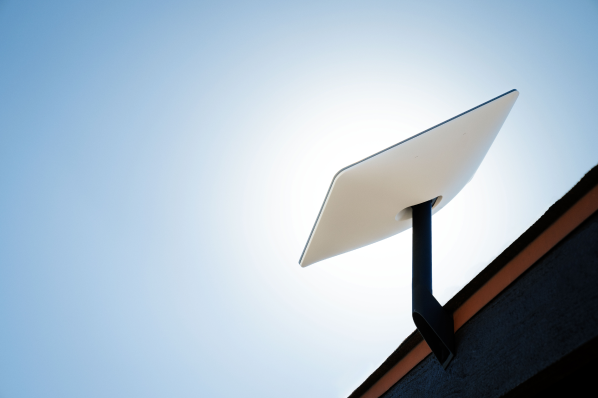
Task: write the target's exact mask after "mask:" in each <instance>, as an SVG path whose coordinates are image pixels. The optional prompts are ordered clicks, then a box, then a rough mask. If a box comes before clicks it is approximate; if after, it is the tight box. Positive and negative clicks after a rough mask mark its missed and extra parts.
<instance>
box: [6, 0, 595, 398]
mask: <svg viewBox="0 0 598 398" xmlns="http://www.w3.org/2000/svg"><path fill="white" fill-rule="evenodd" d="M597 71H598V2H596V1H589V0H585V1H583V0H580V1H574V2H573V1H561V2H556V1H510V2H509V1H500V2H492V3H491V2H483V4H481V2H478V1H470V2H466V1H457V2H435V3H433V2H422V1H417V2H416V1H413V2H405V1H386V2H383V1H362V2H357V1H337V2H333V1H313V2H309V1H300V2H280V1H270V2H267V1H262V2H259V1H251V2H207V1H169V2H158V1H123V0H119V1H111V0H106V1H100V2H89V1H88V2H82V1H19V2H17V1H11V0H4V1H0V319H1V327H0V397H2V398H21V397H60V398H70V397H73V398H75V397H76V398H79V397H87V398H93V397H111V398H112V397H114V398H116V397H146V398H150V397H239V396H259V397H282V396H284V397H345V396H347V395H349V394H350V393H351V392H352V391H353V390H354V389H355V388H356V387H357V386H358V385H359V384H361V382H362V381H363V380H364V379H365V378H366V377H367V376H368V375H369V374H370V373H371V372H372V371H373V370H374V369H376V368H377V367H378V366H379V365H380V364H381V363H382V362H383V361H384V360H385V359H386V358H387V357H388V355H390V354H391V353H392V351H393V350H394V349H395V348H396V347H397V346H398V345H399V344H400V343H401V341H402V340H403V339H404V338H405V337H407V336H408V335H409V334H410V333H411V332H412V331H413V330H414V329H415V326H414V325H413V323H412V321H411V314H410V306H411V303H410V283H411V282H410V277H411V270H410V267H411V262H410V261H411V247H410V243H411V234H410V232H405V233H403V234H400V235H397V236H395V237H393V238H390V239H387V240H385V241H383V242H379V243H377V244H374V245H371V246H369V247H367V248H364V249H360V250H358V251H355V252H352V253H348V254H345V255H342V256H338V257H336V258H333V259H330V260H327V261H324V262H321V263H318V264H315V265H313V266H311V267H308V268H305V269H302V268H300V267H299V265H298V260H299V256H300V254H301V251H302V250H303V247H304V245H305V242H306V240H307V238H308V235H309V232H310V230H311V227H312V225H313V222H314V220H315V218H316V216H317V213H318V211H319V208H320V205H321V203H322V201H323V199H324V196H325V194H326V191H327V189H328V186H329V184H330V181H331V180H332V177H333V176H334V174H335V173H336V172H337V171H338V170H339V169H341V168H342V167H345V166H347V165H349V164H351V163H353V162H355V161H358V160H360V159H362V158H364V157H366V156H369V155H371V154H373V153H375V152H377V151H379V150H381V149H383V148H386V147H388V146H390V145H392V144H395V143H397V142H399V141H401V140H403V139H405V138H407V137H409V136H411V135H414V134H416V133H418V132H420V131H422V130H424V129H426V128H428V127H431V126H433V125H435V124H437V123H439V122H442V121H444V120H445V119H448V118H450V117H452V116H455V115H456V114H458V113H461V112H463V111H466V110H468V109H469V108H472V107H474V106H476V105H478V104H480V103H482V102H485V101H487V100H489V99H491V98H493V97H495V96H498V95H500V94H502V93H504V92H506V91H508V90H511V89H513V88H516V89H518V90H519V91H520V96H519V99H518V101H517V102H516V103H515V106H514V108H513V110H512V112H511V114H510V116H509V118H508V119H507V121H506V123H505V124H504V126H503V129H502V131H501V132H500V133H499V135H498V137H497V139H496V141H495V142H494V145H493V146H492V148H491V149H490V151H489V153H488V155H487V157H486V159H485V161H484V163H483V164H482V166H481V167H480V169H479V170H478V172H477V174H476V176H475V177H474V178H473V180H472V181H471V182H470V183H469V185H467V186H466V187H465V188H464V189H463V191H462V192H461V193H460V194H459V195H458V196H457V198H456V199H455V200H454V201H453V202H451V203H450V204H449V205H448V206H446V207H445V208H444V209H443V210H442V211H441V212H439V213H438V214H437V215H435V216H434V220H433V222H434V253H433V255H434V292H435V295H436V296H437V298H438V299H439V301H441V302H442V303H444V302H446V301H448V299H450V298H451V297H452V296H453V295H454V294H455V293H456V292H458V291H459V289H460V288H461V287H463V286H464V285H465V284H466V283H467V282H468V281H470V280H471V279H472V278H473V276H475V275H476V274H477V273H478V272H479V271H480V270H481V269H483V268H484V267H485V266H486V265H487V264H488V263H489V262H490V261H491V260H492V259H494V258H495V257H496V256H497V255H498V254H499V253H500V252H501V251H502V250H503V249H504V248H506V247H507V246H508V245H509V244H510V243H511V242H513V241H514V240H515V239H516V238H517V237H518V236H519V235H520V234H521V233H522V232H523V231H525V230H526V229H527V228H528V227H529V226H530V225H531V224H533V222H534V221H535V220H537V219H538V218H539V217H540V216H541V215H542V214H543V212H544V211H545V210H546V209H547V208H548V207H549V206H550V205H551V204H552V203H554V202H555V201H556V200H557V199H559V198H560V197H561V196H562V195H563V194H564V193H566V192H567V191H568V190H569V189H570V188H571V187H572V186H573V185H574V184H575V183H576V182H577V181H578V180H579V179H580V178H581V177H582V176H583V175H584V173H585V172H587V171H588V170H589V169H590V168H592V167H593V166H594V165H596V164H597V163H598V129H597V127H596V126H597V124H598V123H597V120H596V119H597V118H598V106H597V101H596V93H597V92H598V73H597Z"/></svg>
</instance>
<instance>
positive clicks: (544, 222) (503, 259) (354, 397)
mask: <svg viewBox="0 0 598 398" xmlns="http://www.w3.org/2000/svg"><path fill="white" fill-rule="evenodd" d="M596 185H598V166H595V167H594V168H592V169H591V170H590V171H589V172H588V173H587V174H586V175H585V176H584V177H583V178H582V179H581V180H580V181H579V182H578V183H577V184H576V185H575V186H574V187H573V188H571V190H570V191H569V192H567V193H566V194H565V195H564V196H563V197H562V198H561V199H559V200H558V201H557V202H555V203H554V204H553V205H552V206H551V207H550V208H549V209H548V210H547V211H546V212H545V213H544V214H543V215H542V217H540V218H539V219H538V220H537V221H536V222H535V223H534V224H533V225H532V226H531V227H530V228H529V229H528V230H527V231H525V232H524V233H523V234H522V235H521V236H520V237H519V238H517V240H515V241H514V242H513V243H512V244H511V245H510V246H509V247H508V248H506V249H505V250H504V251H503V252H502V253H501V254H500V255H499V256H498V257H496V259H494V261H492V262H491V263H490V264H488V266H487V267H486V268H484V269H483V270H482V271H481V272H480V273H479V274H478V275H477V276H476V277H475V278H473V279H472V280H471V281H470V282H469V283H468V284H467V285H465V287H463V289H461V291H459V292H458V293H457V294H456V295H455V296H454V297H453V298H452V299H450V300H449V301H448V302H447V303H446V304H445V305H444V308H445V309H446V310H447V311H450V312H451V313H452V312H454V311H455V310H457V309H458V308H459V307H460V306H461V305H462V304H464V303H465V301H467V300H468V299H469V298H470V297H471V296H472V295H473V294H474V293H475V292H477V291H478V290H479V289H480V288H481V287H482V286H484V284H485V283H486V282H488V281H489V280H490V279H491V278H492V277H493V276H494V275H496V273H497V272H499V271H500V270H501V269H502V268H503V267H505V266H506V265H507V264H508V263H509V262H510V261H511V260H512V259H513V258H514V257H515V256H517V255H518V254H519V253H520V252H521V251H522V250H523V249H525V248H526V247H527V246H528V245H529V244H530V243H531V242H533V241H534V240H535V239H536V238H537V237H538V236H539V235H540V234H542V233H543V232H544V231H545V230H546V229H547V228H548V227H549V226H550V225H552V224H553V223H554V222H555V221H556V220H557V219H558V218H559V217H561V216H562V215H563V214H564V213H565V212H566V211H567V210H569V209H570V208H571V207H572V206H573V205H574V204H575V203H577V202H578V201H579V199H581V198H582V197H583V196H584V195H586V194H587V193H588V192H589V191H590V190H591V189H592V188H594V187H595V186H596ZM422 341H423V338H422V336H421V334H420V333H419V332H418V331H417V329H416V330H415V331H414V332H413V333H411V335H409V337H407V338H406V339H405V340H404V341H403V342H402V343H401V345H399V347H398V348H397V349H396V350H395V351H394V352H393V353H392V354H391V355H390V356H389V357H388V358H387V359H386V361H384V362H383V363H382V365H380V367H379V368H378V369H376V370H375V371H374V372H373V373H372V374H371V375H370V376H369V377H368V378H367V379H366V380H365V381H364V382H363V383H362V384H361V385H360V386H359V387H358V388H357V389H356V390H355V391H353V393H352V394H351V395H350V396H349V398H358V397H361V396H362V395H363V394H365V392H366V391H368V390H369V389H370V387H372V386H373V385H374V384H375V383H376V382H377V381H378V380H380V379H381V378H382V377H383V376H384V375H385V374H386V373H387V372H388V371H389V370H390V369H392V367H393V366H395V365H396V364H397V363H398V362H399V361H401V359H403V358H404V357H405V356H406V355H407V354H408V353H409V352H410V351H411V350H412V349H413V348H415V346H417V345H418V344H419V343H420V342H422Z"/></svg>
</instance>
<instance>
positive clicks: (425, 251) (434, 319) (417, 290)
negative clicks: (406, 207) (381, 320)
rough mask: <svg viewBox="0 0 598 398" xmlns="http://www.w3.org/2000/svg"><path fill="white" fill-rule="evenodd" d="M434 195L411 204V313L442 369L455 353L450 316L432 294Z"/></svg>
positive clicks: (451, 318)
mask: <svg viewBox="0 0 598 398" xmlns="http://www.w3.org/2000/svg"><path fill="white" fill-rule="evenodd" d="M435 201H436V199H432V200H429V201H427V202H424V203H420V204H418V205H415V206H412V207H411V209H412V211H413V213H412V214H413V279H412V284H411V288H412V296H411V298H412V307H411V308H412V315H413V322H414V323H415V326H416V327H417V329H418V330H419V332H420V333H421V335H422V336H423V338H424V340H426V343H428V345H429V346H430V348H431V349H432V352H433V353H434V355H435V356H436V358H437V359H438V361H439V362H440V364H441V365H442V367H443V368H444V369H446V367H447V366H448V365H449V363H450V361H451V360H452V359H453V357H454V356H455V334H454V330H453V316H452V314H449V313H448V312H447V311H445V309H444V308H442V306H441V305H440V303H438V301H437V300H436V299H435V298H434V296H433V295H432V206H433V205H434V202H435Z"/></svg>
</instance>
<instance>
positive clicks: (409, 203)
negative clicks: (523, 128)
mask: <svg viewBox="0 0 598 398" xmlns="http://www.w3.org/2000/svg"><path fill="white" fill-rule="evenodd" d="M518 96H519V92H518V91H517V90H511V91H508V92H506V93H504V94H502V95H500V96H498V97H496V98H494V99H491V100H490V101H488V102H485V103H483V104H481V105H478V106H476V107H475V108H472V109H470V110H468V111H466V112H463V113H461V114H460V115H457V116H455V117H453V118H451V119H449V120H447V121H445V122H443V123H440V124H438V125H436V126H434V127H432V128H429V129H428V130H425V131H423V132H421V133H419V134H416V135H414V136H413V137H411V138H408V139H406V140H405V141H401V142H399V143H398V144H395V145H393V146H391V147H389V148H386V149H384V150H382V151H380V152H378V153H376V154H374V155H372V156H370V157H367V158H365V159H363V160H361V161H359V162H357V163H353V164H352V165H349V166H347V167H345V168H343V169H341V170H340V171H339V172H338V173H336V175H335V176H334V178H333V179H332V183H331V184H330V188H329V189H328V193H327V194H326V198H325V199H324V203H323V204H322V207H321V209H320V213H319V214H318V217H317V219H316V222H315V224H314V227H313V228H312V231H311V233H310V235H309V239H308V240H307V244H306V245H305V248H304V249H303V253H302V254H301V258H300V259H299V264H300V265H301V266H302V267H306V266H308V265H311V264H314V263H316V262H318V261H322V260H325V259H327V258H330V257H334V256H337V255H339V254H342V253H346V252H348V251H351V250H355V249H358V248H360V247H363V246H367V245H369V244H372V243H375V242H378V241H380V240H383V239H386V238H389V237H391V236H393V235H396V234H398V233H400V232H403V231H405V230H407V229H409V228H411V227H412V226H413V319H414V322H415V324H416V326H417V328H418V330H419V331H420V332H421V333H422V335H423V337H424V339H425V340H426V342H427V343H428V345H429V346H430V348H431V349H432V351H433V352H434V354H435V355H436V357H437V358H438V360H439V361H440V363H441V364H442V365H443V367H445V368H446V366H448V364H449V362H450V360H451V359H452V358H453V356H454V354H455V350H454V333H453V320H452V315H451V314H447V313H446V312H445V311H444V309H443V308H442V306H440V304H439V303H438V302H437V301H436V299H435V298H434V297H433V296H432V255H431V253H432V238H431V236H432V235H431V228H432V226H431V216H432V214H434V213H436V212H437V211H439V210H440V209H442V208H443V207H444V206H446V205H447V204H448V203H449V202H450V201H451V200H452V199H453V198H454V197H455V196H456V195H457V194H458V193H459V191H461V189H463V187H464V186H465V185H466V184H467V183H468V182H469V181H470V180H471V179H472V177H473V175H474V174H475V172H476V170H477V169H478V167H479V166H480V164H481V163H482V160H483V159H484V156H486V153H487V152H488V149H490V146H491V145H492V142H494V139H495V138H496V135H497V134H498V132H499V130H500V128H501V127H502V125H503V123H504V121H505V119H506V118H507V116H508V115H509V112H510V111H511V108H512V107H513V104H514V103H515V100H516V99H517V97H518Z"/></svg>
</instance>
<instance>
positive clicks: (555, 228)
mask: <svg viewBox="0 0 598 398" xmlns="http://www.w3.org/2000/svg"><path fill="white" fill-rule="evenodd" d="M597 210H598V166H596V167H594V168H593V169H592V170H590V171H589V172H588V173H587V174H586V175H585V176H584V177H583V178H582V179H581V180H580V181H579V182H578V183H577V184H576V185H575V186H574V187H573V188H572V189H571V190H570V191H569V192H567V193H566V194H565V195H564V196H563V197H562V198H561V199H560V200H558V201H557V202H556V203H554V204H553V205H552V206H551V207H550V208H549V209H548V210H547V211H546V212H545V213H544V215H542V217H540V218H539V219H538V220H537V221H536V222H535V223H534V224H533V225H532V226H531V227H530V228H529V229H528V230H527V231H525V232H524V233H523V234H522V235H521V236H520V237H519V238H518V239H517V240H515V241H514V242H513V243H512V244H511V245H510V246H509V247H508V248H507V249H505V250H504V251H503V252H502V253H501V254H500V255H499V256H498V257H496V259H495V260H494V261H492V262H491V263H490V264H489V265H488V266H487V267H486V268H484V270H482V271H481V272H480V273H479V274H478V275H477V276H476V277H475V278H473V279H472V280H471V281H470V282H469V283H468V284H467V285H466V286H465V287H463V289H461V291H459V292H458V293H457V294H456V295H455V296H454V297H453V298H452V299H450V300H449V301H448V302H447V303H446V304H445V305H444V308H445V309H446V310H447V311H449V312H451V313H453V319H454V323H455V331H457V330H458V329H459V328H461V327H462V326H463V325H465V324H466V322H468V321H469V320H470V319H471V318H473V317H474V316H475V315H476V313H478V312H479V311H480V310H481V309H482V308H484V306H486V305H487V304H488V303H490V302H491V301H492V300H493V299H494V298H495V297H497V296H498V295H499V294H500V293H501V292H502V291H503V290H504V289H505V288H507V287H508V286H509V285H510V284H511V283H512V282H514V281H515V280H516V279H517V278H519V277H520V276H521V275H522V274H523V273H525V272H526V271H527V270H528V269H529V268H531V267H532V266H533V265H534V264H535V263H536V262H537V261H538V260H539V259H540V258H542V257H543V256H544V255H545V254H546V253H548V251H550V250H551V249H552V248H553V247H554V246H555V245H556V244H558V243H559V242H560V241H561V240H563V239H564V238H565V237H566V236H567V235H569V233H570V232H572V231H573V230H574V229H575V228H576V227H577V226H579V225H580V224H581V223H582V222H583V221H585V220H586V219H587V218H588V217H590V216H591V215H592V214H594V213H595V212H596V211H597ZM430 352H431V351H430V349H429V347H428V346H427V344H426V343H425V341H424V340H423V338H422V337H421V335H420V334H419V332H418V331H417V330H415V331H414V332H413V333H411V335H409V337H407V338H406V339H405V340H404V341H403V342H402V343H401V345H399V347H398V348H397V349H396V350H395V351H394V352H393V353H392V354H391V355H390V356H389V357H388V358H387V359H386V361H384V362H383V363H382V365H380V367H378V369H376V370H375V371H374V372H373V373H372V374H371V375H370V376H369V377H368V378H367V379H366V380H365V381H364V382H363V383H362V384H361V385H360V386H359V387H358V388H357V389H356V390H355V391H354V392H353V393H352V394H351V395H350V396H349V398H357V397H379V396H381V395H382V394H383V393H384V392H386V391H387V390H388V389H389V388H390V387H392V386H393V385H394V384H395V383H396V382H398V381H399V380H400V379H401V378H402V377H403V376H405V375H406V374H407V373H408V372H409V371H410V370H411V369H413V368H414V367H415V366H416V365H417V364H418V363H419V362H421V361H422V360H423V359H425V358H426V357H427V356H428V355H429V354H430Z"/></svg>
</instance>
